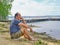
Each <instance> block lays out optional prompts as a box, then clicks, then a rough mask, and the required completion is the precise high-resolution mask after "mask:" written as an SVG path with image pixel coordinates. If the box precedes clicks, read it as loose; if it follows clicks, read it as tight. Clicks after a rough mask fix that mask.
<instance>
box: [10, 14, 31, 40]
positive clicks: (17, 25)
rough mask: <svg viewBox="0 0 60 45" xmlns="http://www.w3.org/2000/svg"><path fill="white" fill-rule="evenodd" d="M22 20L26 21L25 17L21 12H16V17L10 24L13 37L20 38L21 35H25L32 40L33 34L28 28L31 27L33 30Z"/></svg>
mask: <svg viewBox="0 0 60 45" xmlns="http://www.w3.org/2000/svg"><path fill="white" fill-rule="evenodd" d="M21 20H22V21H23V22H24V19H23V18H22V17H21V15H20V14H19V13H16V14H15V18H14V20H13V21H12V23H11V25H10V35H11V39H18V38H19V37H20V36H24V37H25V38H27V39H28V40H32V38H31V36H30V35H29V33H28V31H27V30H26V29H27V28H29V29H30V31H31V32H32V29H31V27H29V26H28V25H27V24H26V23H25V22H24V23H22V21H21ZM22 27H24V28H22Z"/></svg>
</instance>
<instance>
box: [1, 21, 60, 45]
mask: <svg viewBox="0 0 60 45" xmlns="http://www.w3.org/2000/svg"><path fill="white" fill-rule="evenodd" d="M32 27H34V26H32ZM35 27H36V26H35ZM30 35H31V36H33V37H34V39H37V40H36V41H29V40H26V39H24V38H22V39H21V40H19V41H14V40H11V39H10V35H9V23H8V22H0V44H1V45H20V44H21V45H60V40H56V39H54V38H52V37H51V36H49V35H48V34H46V32H44V33H37V32H34V33H31V32H30ZM8 43H9V44H8Z"/></svg>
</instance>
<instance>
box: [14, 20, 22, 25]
mask: <svg viewBox="0 0 60 45" xmlns="http://www.w3.org/2000/svg"><path fill="white" fill-rule="evenodd" d="M21 22H22V21H21V20H14V24H15V25H18V24H19V23H21Z"/></svg>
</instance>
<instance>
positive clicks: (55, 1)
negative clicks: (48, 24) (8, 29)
mask: <svg viewBox="0 0 60 45" xmlns="http://www.w3.org/2000/svg"><path fill="white" fill-rule="evenodd" d="M16 12H19V13H21V15H22V16H46V15H47V16H49V15H51V16H52V15H53V16H55V15H60V0H14V1H13V2H12V9H11V14H12V15H14V14H15V13H16Z"/></svg>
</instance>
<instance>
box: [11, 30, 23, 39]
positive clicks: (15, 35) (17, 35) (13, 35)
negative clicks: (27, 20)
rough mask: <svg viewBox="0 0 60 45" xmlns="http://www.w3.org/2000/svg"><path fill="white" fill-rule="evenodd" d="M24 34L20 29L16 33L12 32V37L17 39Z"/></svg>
mask: <svg viewBox="0 0 60 45" xmlns="http://www.w3.org/2000/svg"><path fill="white" fill-rule="evenodd" d="M22 35H23V34H22V32H21V31H18V32H16V33H12V34H11V39H17V38H19V37H20V36H22Z"/></svg>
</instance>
